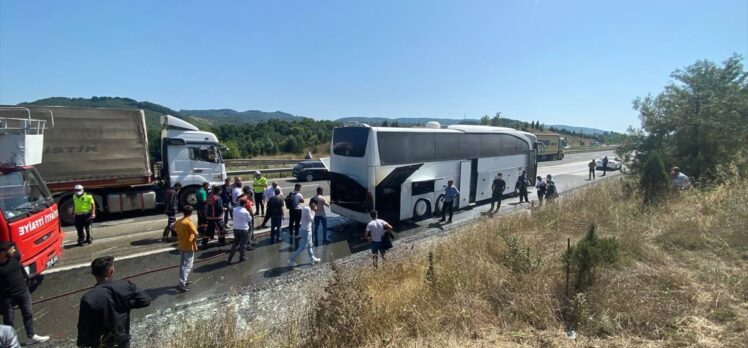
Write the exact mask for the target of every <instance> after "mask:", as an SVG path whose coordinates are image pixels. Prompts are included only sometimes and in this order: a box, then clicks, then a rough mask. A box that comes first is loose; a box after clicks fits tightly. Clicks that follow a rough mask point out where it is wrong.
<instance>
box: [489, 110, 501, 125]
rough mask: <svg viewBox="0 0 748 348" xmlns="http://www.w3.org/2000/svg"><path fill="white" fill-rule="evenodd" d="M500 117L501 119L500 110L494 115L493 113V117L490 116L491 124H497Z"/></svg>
mask: <svg viewBox="0 0 748 348" xmlns="http://www.w3.org/2000/svg"><path fill="white" fill-rule="evenodd" d="M500 119H501V112H497V113H496V115H494V117H493V118H491V125H492V126H498V125H499V120H500Z"/></svg>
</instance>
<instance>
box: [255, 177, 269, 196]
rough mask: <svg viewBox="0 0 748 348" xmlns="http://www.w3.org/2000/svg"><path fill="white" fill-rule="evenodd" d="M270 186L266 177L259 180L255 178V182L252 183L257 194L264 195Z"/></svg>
mask: <svg viewBox="0 0 748 348" xmlns="http://www.w3.org/2000/svg"><path fill="white" fill-rule="evenodd" d="M267 186H268V179H267V178H265V177H264V176H261V177H260V178H259V179H258V178H255V180H254V181H252V187H254V191H255V193H263V192H265V189H266V188H267Z"/></svg>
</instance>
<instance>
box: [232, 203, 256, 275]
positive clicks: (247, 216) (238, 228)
mask: <svg viewBox="0 0 748 348" xmlns="http://www.w3.org/2000/svg"><path fill="white" fill-rule="evenodd" d="M246 206H247V200H246V199H240V200H239V205H238V206H237V207H236V208H234V213H233V214H234V241H233V243H231V252H230V253H229V260H228V263H229V264H231V260H232V259H233V258H234V254H236V249H237V248H239V262H244V261H246V260H247V259H246V258H245V257H244V254H245V253H246V251H247V240H248V239H249V226H251V225H252V214H251V213H250V212H249V211H248V210H247V208H246Z"/></svg>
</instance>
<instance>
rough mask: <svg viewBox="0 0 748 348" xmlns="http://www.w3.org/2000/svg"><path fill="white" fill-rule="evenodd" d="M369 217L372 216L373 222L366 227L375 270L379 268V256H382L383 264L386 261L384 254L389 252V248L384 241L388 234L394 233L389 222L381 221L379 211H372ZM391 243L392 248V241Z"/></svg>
mask: <svg viewBox="0 0 748 348" xmlns="http://www.w3.org/2000/svg"><path fill="white" fill-rule="evenodd" d="M369 215H370V216H371V221H370V222H369V224H368V225H366V238H367V239H368V240H369V241H370V242H371V255H372V257H373V260H372V262H373V264H374V268H377V266H378V258H379V255H380V254H381V255H382V262H384V261H385V259H384V254H385V252H387V249H389V247H388V246H387V245H385V244H387V241H385V240H384V239H385V238H387V236H385V233H386V232H390V233H391V232H392V226H390V224H388V223H387V221H384V220H382V219H379V217H378V214H377V211H376V210H372V211H371V212H370V213H369ZM389 242H390V244H389V245H390V246H391V243H392V241H389Z"/></svg>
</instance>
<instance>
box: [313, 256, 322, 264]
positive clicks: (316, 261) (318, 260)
mask: <svg viewBox="0 0 748 348" xmlns="http://www.w3.org/2000/svg"><path fill="white" fill-rule="evenodd" d="M320 261H322V260H321V259H320V258H319V257H312V264H315V263H319V262H320Z"/></svg>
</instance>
